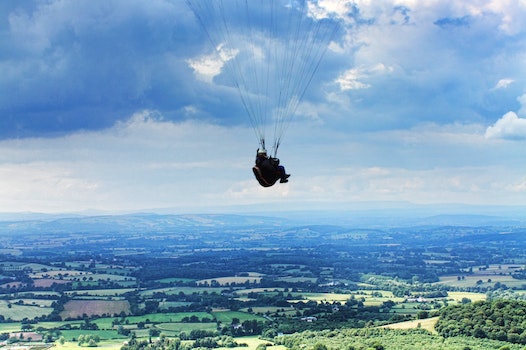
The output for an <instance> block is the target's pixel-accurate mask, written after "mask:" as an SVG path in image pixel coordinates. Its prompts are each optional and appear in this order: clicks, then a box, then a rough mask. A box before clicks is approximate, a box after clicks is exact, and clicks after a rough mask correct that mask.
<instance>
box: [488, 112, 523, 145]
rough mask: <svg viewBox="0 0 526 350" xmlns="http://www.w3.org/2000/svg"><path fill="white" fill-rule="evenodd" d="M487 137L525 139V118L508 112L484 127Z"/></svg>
mask: <svg viewBox="0 0 526 350" xmlns="http://www.w3.org/2000/svg"><path fill="white" fill-rule="evenodd" d="M485 136H486V138H488V139H507V140H526V119H524V118H519V117H518V116H517V114H516V113H515V112H508V113H506V114H504V115H503V116H502V118H500V119H499V120H497V121H496V122H495V124H493V125H492V126H489V127H488V128H487V129H486V134H485Z"/></svg>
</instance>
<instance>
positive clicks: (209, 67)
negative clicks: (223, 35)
mask: <svg viewBox="0 0 526 350" xmlns="http://www.w3.org/2000/svg"><path fill="white" fill-rule="evenodd" d="M238 53H239V50H237V49H229V48H225V47H224V46H223V45H220V46H218V47H217V48H216V52H215V53H212V54H210V55H204V56H201V57H198V58H194V59H189V60H187V62H188V65H189V66H190V67H191V68H192V69H193V70H194V72H195V73H196V75H197V77H198V78H199V79H201V80H203V81H206V82H208V83H211V82H212V80H213V79H214V77H215V76H217V75H219V74H221V71H222V69H223V66H224V65H225V63H226V62H228V61H230V60H231V59H233V58H234V57H236V55H237V54H238Z"/></svg>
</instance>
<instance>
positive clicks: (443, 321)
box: [435, 300, 526, 344]
mask: <svg viewBox="0 0 526 350" xmlns="http://www.w3.org/2000/svg"><path fill="white" fill-rule="evenodd" d="M525 317H526V302H523V301H516V300H496V301H492V302H476V303H472V304H470V305H462V306H457V305H451V306H448V307H446V308H444V309H443V310H441V312H440V319H439V321H438V322H437V324H436V326H435V328H436V330H437V331H438V333H439V334H441V335H442V336H444V337H454V336H461V335H467V336H472V337H475V338H488V339H496V340H503V341H509V342H511V343H520V344H526V322H525Z"/></svg>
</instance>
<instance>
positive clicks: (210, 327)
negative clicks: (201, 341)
mask: <svg viewBox="0 0 526 350" xmlns="http://www.w3.org/2000/svg"><path fill="white" fill-rule="evenodd" d="M155 328H157V329H159V330H160V331H161V332H162V333H164V334H166V335H169V336H170V335H171V336H178V335H179V334H180V333H181V332H185V333H186V334H190V332H191V331H192V330H194V329H199V330H205V331H216V330H217V324H216V323H215V322H204V323H201V322H200V323H182V322H172V323H159V324H156V325H155Z"/></svg>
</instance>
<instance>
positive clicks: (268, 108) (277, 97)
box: [186, 0, 339, 156]
mask: <svg viewBox="0 0 526 350" xmlns="http://www.w3.org/2000/svg"><path fill="white" fill-rule="evenodd" d="M186 2H187V4H188V6H189V7H190V9H191V10H192V11H193V13H194V14H195V16H196V18H197V20H198V22H199V23H200V24H201V26H202V28H203V29H204V31H205V33H206V36H207V37H208V41H209V43H210V44H211V47H212V48H213V50H214V52H215V54H216V55H217V56H216V57H217V58H218V59H219V60H221V62H222V72H224V73H225V74H227V75H228V76H229V78H230V81H231V82H232V85H231V86H232V87H233V88H235V89H237V91H238V93H239V95H240V97H241V101H242V103H243V107H244V108H245V111H246V113H247V116H248V119H249V120H250V124H251V126H252V128H253V129H254V132H255V134H256V137H257V140H258V142H259V145H260V148H261V149H266V143H267V137H268V135H267V132H268V130H267V129H271V130H273V134H272V136H271V142H272V145H271V147H272V153H271V154H273V155H274V156H276V155H277V151H278V148H279V146H280V144H281V140H282V137H283V135H284V134H285V131H286V130H287V128H288V127H289V125H290V123H291V120H292V118H293V117H294V114H295V113H296V109H297V108H298V105H299V103H300V101H301V100H302V98H303V97H304V95H305V93H306V91H307V88H308V87H309V85H310V83H311V82H312V79H313V76H314V74H315V73H316V71H317V70H318V68H319V65H320V62H321V60H322V58H323V56H324V55H325V53H326V51H327V48H328V46H329V43H330V42H331V40H333V39H334V38H335V36H336V34H337V32H338V29H339V21H338V19H337V18H335V16H334V15H333V14H331V13H330V12H329V11H327V9H326V8H324V7H323V6H321V5H320V3H321V1H320V3H319V2H318V1H317V0H186Z"/></svg>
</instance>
